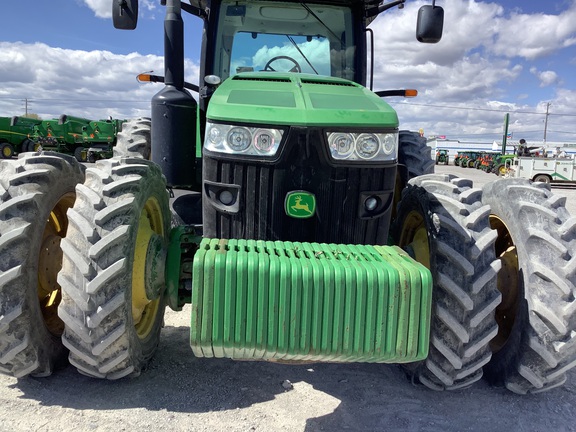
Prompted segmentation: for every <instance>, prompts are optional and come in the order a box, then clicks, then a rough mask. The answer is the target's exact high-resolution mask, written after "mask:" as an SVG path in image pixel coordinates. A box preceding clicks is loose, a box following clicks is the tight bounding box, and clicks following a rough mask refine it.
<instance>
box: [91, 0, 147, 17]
mask: <svg viewBox="0 0 576 432" xmlns="http://www.w3.org/2000/svg"><path fill="white" fill-rule="evenodd" d="M83 1H84V3H85V4H86V6H88V7H89V8H90V9H92V10H93V11H94V15H96V16H97V17H98V18H111V17H112V1H116V0H83ZM154 9H156V5H155V3H154V2H153V1H152V0H140V1H139V11H140V15H142V12H143V11H152V10H154Z"/></svg>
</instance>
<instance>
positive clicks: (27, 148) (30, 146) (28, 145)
mask: <svg viewBox="0 0 576 432" xmlns="http://www.w3.org/2000/svg"><path fill="white" fill-rule="evenodd" d="M20 148H21V149H22V151H21V153H25V152H33V151H35V150H34V141H32V140H31V139H29V138H26V139H25V140H24V141H22V144H21V147H20Z"/></svg>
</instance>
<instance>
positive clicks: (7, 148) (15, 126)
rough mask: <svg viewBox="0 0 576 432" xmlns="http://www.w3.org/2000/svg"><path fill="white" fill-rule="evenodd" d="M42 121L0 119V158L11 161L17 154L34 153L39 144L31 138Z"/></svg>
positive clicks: (18, 118) (21, 118) (20, 118)
mask: <svg viewBox="0 0 576 432" xmlns="http://www.w3.org/2000/svg"><path fill="white" fill-rule="evenodd" d="M39 123H41V120H37V119H33V118H27V117H0V158H2V159H10V158H11V157H12V156H14V154H16V153H22V152H27V151H34V150H35V149H36V147H37V146H38V144H36V143H35V141H34V140H32V139H31V137H32V136H33V135H34V128H35V127H36V125H38V124H39Z"/></svg>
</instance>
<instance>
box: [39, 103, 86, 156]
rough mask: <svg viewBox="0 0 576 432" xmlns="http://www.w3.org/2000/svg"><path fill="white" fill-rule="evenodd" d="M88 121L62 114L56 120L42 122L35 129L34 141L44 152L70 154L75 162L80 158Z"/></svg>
mask: <svg viewBox="0 0 576 432" xmlns="http://www.w3.org/2000/svg"><path fill="white" fill-rule="evenodd" d="M89 122H90V120H88V119H85V118H81V117H74V116H70V115H66V114H62V115H61V116H60V117H59V118H58V119H52V120H43V121H42V122H41V123H40V124H38V125H37V126H36V127H35V134H34V139H35V141H36V142H38V143H39V144H40V145H41V146H42V148H43V149H44V150H49V151H55V152H58V153H64V154H71V155H74V156H75V157H76V160H78V161H80V162H85V161H86V158H82V150H83V149H84V139H83V135H82V134H83V132H84V131H85V129H86V127H87V125H88V123H89Z"/></svg>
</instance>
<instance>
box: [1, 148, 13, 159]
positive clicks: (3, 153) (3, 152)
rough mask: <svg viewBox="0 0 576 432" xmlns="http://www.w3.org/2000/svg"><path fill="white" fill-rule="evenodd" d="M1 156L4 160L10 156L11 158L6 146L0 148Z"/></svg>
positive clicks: (10, 152)
mask: <svg viewBox="0 0 576 432" xmlns="http://www.w3.org/2000/svg"><path fill="white" fill-rule="evenodd" d="M2 155H3V156H4V157H5V158H9V157H11V156H12V151H11V150H10V147H8V146H4V147H2Z"/></svg>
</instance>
